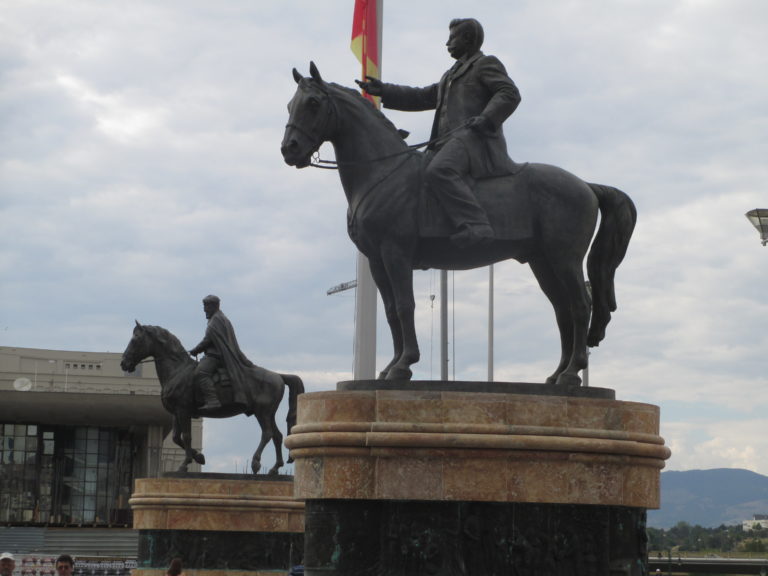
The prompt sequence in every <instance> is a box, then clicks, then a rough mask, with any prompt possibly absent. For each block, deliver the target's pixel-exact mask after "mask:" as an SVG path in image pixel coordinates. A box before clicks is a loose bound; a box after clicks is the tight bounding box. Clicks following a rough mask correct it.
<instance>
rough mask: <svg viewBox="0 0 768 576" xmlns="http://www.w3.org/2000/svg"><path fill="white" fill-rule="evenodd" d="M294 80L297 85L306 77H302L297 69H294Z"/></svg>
mask: <svg viewBox="0 0 768 576" xmlns="http://www.w3.org/2000/svg"><path fill="white" fill-rule="evenodd" d="M293 79H294V80H296V84H298V83H299V82H301V81H302V80H303V79H304V76H302V75H301V74H300V73H299V71H298V70H296V68H294V69H293Z"/></svg>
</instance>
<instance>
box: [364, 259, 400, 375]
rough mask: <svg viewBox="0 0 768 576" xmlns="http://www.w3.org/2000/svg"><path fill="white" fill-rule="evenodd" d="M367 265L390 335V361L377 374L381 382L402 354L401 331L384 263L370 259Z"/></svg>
mask: <svg viewBox="0 0 768 576" xmlns="http://www.w3.org/2000/svg"><path fill="white" fill-rule="evenodd" d="M368 263H369V265H370V267H371V276H373V281H374V282H375V283H376V287H377V288H378V289H379V294H381V301H382V302H383V303H384V314H385V315H386V318H387V324H388V325H389V331H390V332H391V333H392V348H393V355H392V360H390V361H389V364H387V365H386V367H384V369H383V370H382V371H381V372H380V373H379V379H380V380H383V379H385V378H386V377H387V376H388V375H389V371H390V370H391V369H392V366H394V365H395V364H397V362H398V360H400V356H402V354H403V331H402V329H401V327H400V318H399V317H398V315H397V307H396V305H395V297H394V294H393V293H392V285H391V284H390V282H389V277H388V276H387V271H386V269H385V268H384V262H382V261H381V259H377V258H372V259H369V260H368Z"/></svg>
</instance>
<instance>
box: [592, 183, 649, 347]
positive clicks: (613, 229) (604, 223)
mask: <svg viewBox="0 0 768 576" xmlns="http://www.w3.org/2000/svg"><path fill="white" fill-rule="evenodd" d="M589 187H590V188H591V189H592V191H593V192H594V193H595V195H596V196H597V199H598V202H599V205H600V215H601V217H600V228H598V230H597V235H596V236H595V240H594V242H593V243H592V249H591V250H590V251H589V257H588V258H587V276H588V277H589V282H590V284H591V286H592V321H591V323H590V326H589V334H588V336H587V344H588V345H589V346H597V345H598V344H600V341H601V340H602V339H603V338H604V337H605V328H606V326H608V322H610V321H611V312H613V311H614V310H616V293H615V291H614V275H615V274H616V268H618V267H619V264H621V261H622V260H623V259H624V255H625V254H626V253H627V246H628V245H629V240H630V238H631V237H632V231H633V230H634V229H635V222H636V221H637V210H636V209H635V205H634V203H633V202H632V199H631V198H630V197H629V196H627V195H626V194H625V193H624V192H622V191H621V190H618V189H616V188H613V187H611V186H603V185H601V184H589Z"/></svg>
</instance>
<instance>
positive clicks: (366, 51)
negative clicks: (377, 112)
mask: <svg viewBox="0 0 768 576" xmlns="http://www.w3.org/2000/svg"><path fill="white" fill-rule="evenodd" d="M381 13H382V0H355V14H354V16H353V18H352V52H353V53H354V54H355V56H357V59H358V60H359V61H360V63H361V64H362V67H363V69H362V77H361V79H362V80H365V77H366V76H372V77H373V78H381V71H380V69H381V20H382V18H381V16H382V14H381ZM365 97H366V98H368V99H369V100H370V101H371V102H373V103H374V104H375V105H376V106H378V100H379V98H375V97H373V96H371V95H369V94H366V95H365Z"/></svg>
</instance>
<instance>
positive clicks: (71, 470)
mask: <svg viewBox="0 0 768 576" xmlns="http://www.w3.org/2000/svg"><path fill="white" fill-rule="evenodd" d="M135 444H136V441H135V439H134V438H133V436H132V434H131V433H130V432H129V430H127V429H119V428H97V427H93V426H42V425H36V424H10V423H0V522H4V523H40V524H89V525H94V524H96V525H101V524H128V523H130V511H129V507H128V498H129V497H130V493H131V485H132V476H133V474H132V471H133V464H134V463H133V458H134V452H135V449H134V448H135Z"/></svg>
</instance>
